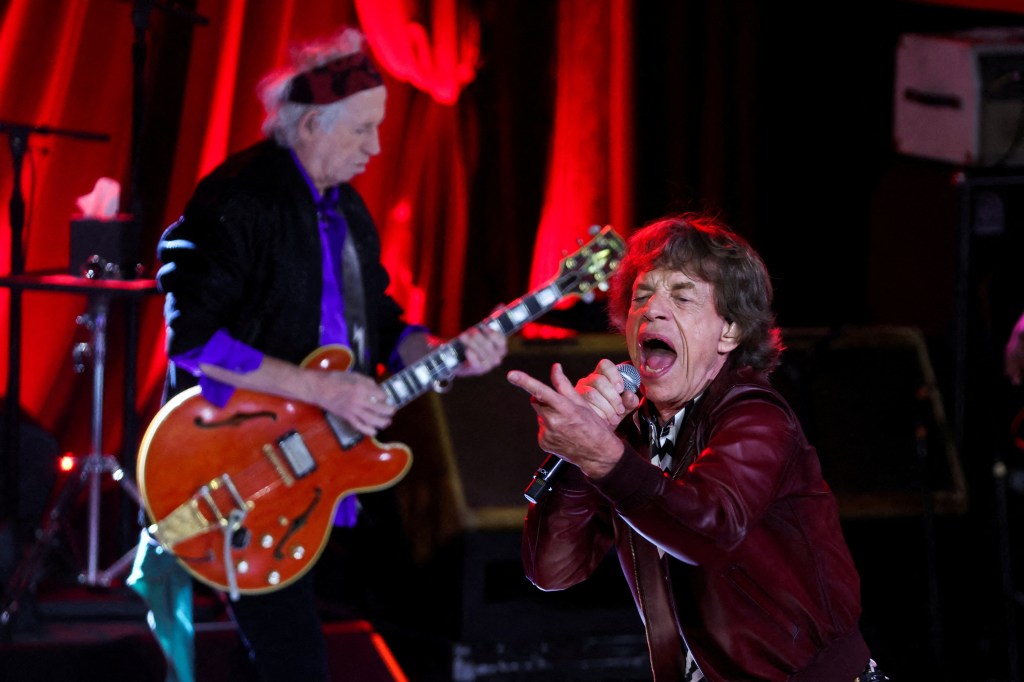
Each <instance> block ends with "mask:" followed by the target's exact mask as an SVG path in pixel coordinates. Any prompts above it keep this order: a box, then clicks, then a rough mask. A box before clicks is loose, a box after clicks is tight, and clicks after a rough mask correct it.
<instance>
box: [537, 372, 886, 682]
mask: <svg viewBox="0 0 1024 682" xmlns="http://www.w3.org/2000/svg"><path fill="white" fill-rule="evenodd" d="M643 407H644V406H643V405H642V406H641V409H640V410H638V411H637V412H636V413H634V415H633V417H632V418H631V419H626V420H624V421H623V424H622V425H621V426H620V429H619V431H620V435H621V436H622V437H623V438H624V440H625V443H626V451H625V454H624V455H623V457H622V459H621V461H620V462H619V463H618V464H617V465H616V466H615V468H614V469H613V470H612V471H611V472H609V473H608V474H607V475H606V476H604V477H602V478H601V479H589V478H587V477H586V476H585V475H584V474H583V473H582V472H581V471H580V470H579V469H578V468H576V467H566V469H567V471H564V472H562V473H564V474H565V475H564V476H561V477H560V478H559V479H557V480H556V483H555V488H554V490H552V491H551V492H550V493H549V494H548V495H546V496H545V497H544V498H542V499H541V501H540V503H539V504H537V505H531V507H530V509H529V512H528V514H527V518H526V524H525V528H524V535H523V550H522V552H523V556H522V559H523V566H524V569H525V572H526V575H527V577H528V578H529V579H530V580H531V581H532V582H533V583H534V584H535V585H537V587H539V588H541V589H542V590H561V589H565V588H567V587H570V586H572V585H575V584H577V583H579V582H581V581H583V580H585V579H586V578H588V577H589V576H590V575H591V574H592V573H593V572H594V570H595V569H596V568H597V567H598V566H599V565H600V563H601V562H602V561H603V559H604V558H605V557H606V556H607V553H608V551H609V550H610V549H611V547H612V546H614V547H615V549H616V551H617V553H618V557H619V562H620V564H621V566H622V571H623V573H624V575H625V577H626V580H627V581H628V583H629V586H630V589H631V591H632V593H633V598H634V600H635V601H636V605H637V610H638V611H639V612H640V616H641V618H642V620H643V622H644V626H645V628H646V631H647V640H648V646H649V648H650V657H651V668H652V671H653V673H654V679H655V680H657V681H658V682H662V681H664V680H680V679H682V667H683V662H682V659H683V656H684V653H685V648H684V646H683V640H685V644H686V645H687V646H689V648H690V650H691V651H692V652H693V655H694V658H695V659H696V660H697V663H698V664H699V665H700V667H701V670H702V671H703V672H704V675H705V676H706V677H707V679H708V680H710V681H711V682H718V681H720V680H730V681H733V680H735V681H741V680H742V681H743V682H750V681H752V680H790V681H796V680H799V681H801V682H806V681H810V680H813V681H814V682H831V681H833V680H836V681H841V682H853V680H854V678H855V677H856V676H857V675H858V673H860V672H861V671H862V670H863V669H864V666H865V664H866V663H867V662H868V659H869V657H870V652H869V650H868V647H867V645H866V644H865V642H864V639H863V637H862V636H861V633H860V630H859V626H858V621H859V618H860V612H861V607H860V578H859V576H858V574H857V570H856V568H855V567H854V564H853V560H852V558H851V556H850V553H849V550H848V548H847V546H846V542H845V540H844V538H843V533H842V529H841V527H840V524H839V514H838V509H837V506H836V501H835V498H834V496H833V495H832V492H831V490H830V489H829V487H828V485H827V484H826V483H825V481H824V480H823V479H822V475H821V466H820V463H819V461H818V456H817V452H816V451H815V449H814V448H813V447H811V446H810V445H809V444H808V443H807V439H806V438H805V436H804V433H803V429H802V428H801V426H800V424H799V422H798V420H797V418H796V416H795V415H794V413H793V411H792V409H791V408H790V407H789V405H788V404H787V403H786V401H785V399H784V398H783V397H782V396H781V395H780V394H779V393H778V392H777V391H776V390H775V389H773V388H772V387H771V386H770V384H769V383H768V379H767V377H766V375H764V374H763V373H759V372H756V371H754V370H752V369H750V368H742V369H739V370H730V369H729V368H728V367H727V368H726V369H724V370H723V371H722V372H721V373H720V374H719V376H718V377H717V378H716V379H715V380H714V382H713V383H712V384H711V386H709V387H708V389H707V390H706V391H705V392H704V395H703V396H702V397H701V399H700V400H699V401H698V402H697V403H696V406H695V407H693V408H692V409H691V410H690V412H691V414H690V415H688V416H687V417H686V421H685V423H684V425H683V427H682V429H681V431H680V433H679V436H678V438H677V446H676V454H675V457H674V459H673V462H674V465H673V468H672V470H671V471H670V472H668V473H663V472H662V471H661V470H660V469H658V468H657V467H655V466H654V465H652V464H651V463H650V460H649V447H650V446H649V440H650V439H649V437H648V432H649V426H648V425H647V424H646V423H645V420H644V419H643V418H642V417H640V414H641V413H642V412H643V411H644V410H643ZM659 548H660V549H661V550H663V552H664V555H663V556H659Z"/></svg>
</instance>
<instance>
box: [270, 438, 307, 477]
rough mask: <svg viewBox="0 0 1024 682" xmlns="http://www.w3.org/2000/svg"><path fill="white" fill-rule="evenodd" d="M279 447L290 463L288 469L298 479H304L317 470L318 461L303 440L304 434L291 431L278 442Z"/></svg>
mask: <svg viewBox="0 0 1024 682" xmlns="http://www.w3.org/2000/svg"><path fill="white" fill-rule="evenodd" d="M277 447H278V449H279V450H280V451H281V454H283V455H284V458H285V460H287V462H288V467H289V468H290V469H291V470H292V472H293V473H294V474H295V477H296V478H302V477H303V476H307V475H309V474H310V473H311V472H313V471H315V470H316V460H315V459H313V453H312V452H310V451H309V448H308V447H306V442H305V441H304V440H302V434H300V433H299V432H298V431H289V432H288V433H286V434H285V435H284V436H282V437H281V438H280V439H279V440H278V441H277Z"/></svg>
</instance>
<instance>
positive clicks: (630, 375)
mask: <svg viewBox="0 0 1024 682" xmlns="http://www.w3.org/2000/svg"><path fill="white" fill-rule="evenodd" d="M615 367H616V369H618V370H619V374H621V375H622V381H623V383H624V384H625V386H626V390H627V391H629V392H630V393H636V392H637V391H639V390H640V372H638V371H637V369H636V367H634V366H633V365H631V364H630V363H628V362H620V363H619V364H618V365H616V366H615Z"/></svg>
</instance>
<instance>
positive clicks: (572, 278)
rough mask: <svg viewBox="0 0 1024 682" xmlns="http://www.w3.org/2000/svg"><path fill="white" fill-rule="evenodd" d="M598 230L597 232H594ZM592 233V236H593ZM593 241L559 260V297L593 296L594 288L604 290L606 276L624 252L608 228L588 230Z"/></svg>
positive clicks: (624, 244) (618, 237) (606, 283)
mask: <svg viewBox="0 0 1024 682" xmlns="http://www.w3.org/2000/svg"><path fill="white" fill-rule="evenodd" d="M598 230H599V231H598ZM595 232H596V234H595ZM591 234H594V238H593V239H591V240H590V241H589V242H587V243H586V244H583V245H582V246H580V248H579V250H577V251H576V252H575V253H573V254H570V255H568V256H566V257H565V258H563V259H562V261H561V263H560V264H559V268H558V276H557V277H556V280H557V281H558V283H559V287H560V288H561V290H562V295H563V296H571V295H576V296H584V297H589V296H593V291H594V289H599V290H600V291H607V290H608V277H609V276H610V275H611V274H612V273H613V272H614V271H615V268H617V267H619V263H620V262H622V257H623V255H625V253H626V242H625V241H623V239H622V237H620V236H619V235H618V234H617V233H616V232H615V230H613V229H612V226H611V225H606V226H605V227H604V228H603V229H600V228H598V227H597V226H596V225H595V226H594V227H592V228H591Z"/></svg>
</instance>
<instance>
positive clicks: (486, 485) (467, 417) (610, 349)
mask: <svg viewBox="0 0 1024 682" xmlns="http://www.w3.org/2000/svg"><path fill="white" fill-rule="evenodd" d="M602 358H608V359H610V360H612V361H613V362H616V363H618V362H622V361H623V360H627V359H628V355H627V354H626V350H625V342H624V341H623V339H622V337H621V336H619V335H617V334H600V333H588V334H579V335H577V336H575V337H573V338H569V339H558V340H530V339H524V338H522V337H521V336H515V337H512V338H511V339H509V352H508V355H507V356H506V358H505V361H504V363H503V364H502V366H501V367H499V368H497V369H495V370H494V371H492V372H489V373H488V374H485V375H483V376H480V377H467V378H460V379H456V380H455V381H454V382H453V384H452V388H451V390H450V391H449V392H448V393H445V394H443V395H439V394H436V393H430V394H427V395H425V396H423V397H421V398H418V399H417V400H415V401H413V403H412V404H410V405H408V406H406V408H405V409H404V410H403V411H402V412H400V413H398V414H397V415H396V418H395V422H394V424H393V425H392V426H391V427H390V428H389V429H388V431H387V432H386V434H383V435H382V438H386V439H387V440H396V441H399V442H402V443H405V444H406V445H408V446H409V447H410V448H411V450H412V452H413V466H412V469H411V470H410V472H409V474H408V475H407V476H406V478H405V479H404V480H403V481H401V482H400V483H399V484H398V494H399V497H400V500H401V504H402V505H403V515H404V516H405V519H406V521H407V522H408V523H409V524H410V535H411V538H412V541H413V543H414V545H415V548H414V549H415V551H416V553H417V556H419V557H421V558H422V557H424V556H426V555H428V554H430V553H431V552H432V551H433V548H435V547H436V546H437V545H440V544H443V543H444V542H445V541H446V540H448V539H450V538H451V537H452V536H454V535H455V534H457V533H458V532H460V531H463V530H502V529H516V530H518V529H519V528H521V526H522V520H523V516H524V515H525V513H526V506H527V503H526V499H525V498H524V497H523V490H524V489H525V488H526V486H527V485H528V484H529V482H530V480H531V479H532V477H533V473H534V471H536V469H537V467H538V466H540V464H541V462H542V461H543V460H544V458H545V457H546V454H545V453H544V452H543V451H542V450H541V449H540V446H538V445H537V416H536V413H535V412H534V411H533V408H532V407H531V406H530V401H529V396H528V395H526V394H525V393H523V391H522V390H520V389H518V388H516V387H515V386H512V385H511V384H509V383H508V381H507V380H506V378H505V375H506V374H507V372H508V371H510V370H512V369H518V370H522V371H524V372H527V373H529V374H530V375H532V376H534V377H536V378H538V379H541V380H544V381H549V380H550V376H551V366H552V364H553V363H555V362H560V363H562V367H563V369H564V370H565V372H566V374H567V375H568V377H569V378H570V379H571V380H572V381H575V380H576V379H578V378H580V377H582V376H584V375H586V374H589V373H590V372H591V371H592V370H593V369H594V367H595V366H596V365H597V363H598V361H600V360H601V359H602Z"/></svg>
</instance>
